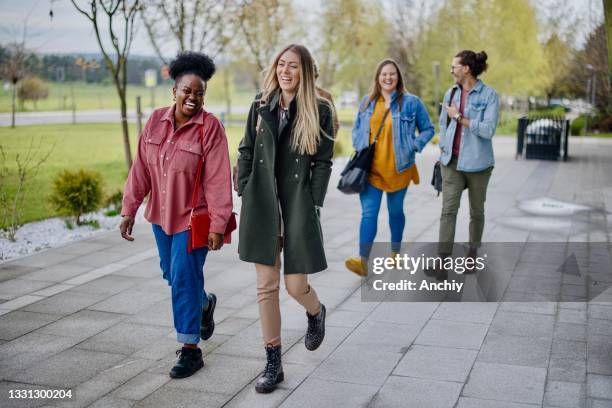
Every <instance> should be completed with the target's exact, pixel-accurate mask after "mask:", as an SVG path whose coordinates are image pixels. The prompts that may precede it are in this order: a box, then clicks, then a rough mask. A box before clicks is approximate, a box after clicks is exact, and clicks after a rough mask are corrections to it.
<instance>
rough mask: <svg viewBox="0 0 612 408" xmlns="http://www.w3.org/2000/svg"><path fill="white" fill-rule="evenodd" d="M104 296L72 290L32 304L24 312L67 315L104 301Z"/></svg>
mask: <svg viewBox="0 0 612 408" xmlns="http://www.w3.org/2000/svg"><path fill="white" fill-rule="evenodd" d="M104 298H105V295H102V294H91V293H79V292H74V291H72V290H67V291H65V292H62V293H59V294H57V295H54V296H51V297H50V298H47V299H44V300H41V301H40V302H36V303H33V304H31V305H29V306H27V307H25V309H24V310H26V311H28V312H38V313H51V314H61V315H68V314H72V313H75V312H78V311H79V310H82V309H85V308H86V307H87V306H91V305H93V304H94V303H97V302H99V301H100V300H102V299H104Z"/></svg>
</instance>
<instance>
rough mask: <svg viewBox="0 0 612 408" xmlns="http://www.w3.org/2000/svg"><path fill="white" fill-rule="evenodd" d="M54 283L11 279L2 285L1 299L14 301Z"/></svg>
mask: <svg viewBox="0 0 612 408" xmlns="http://www.w3.org/2000/svg"><path fill="white" fill-rule="evenodd" d="M53 284H54V282H46V281H32V280H27V279H11V280H7V281H4V282H1V283H0V297H2V298H3V299H7V300H8V299H14V298H16V297H19V296H22V295H27V294H30V293H32V292H36V291H37V290H40V289H43V288H46V287H48V286H51V285H53Z"/></svg>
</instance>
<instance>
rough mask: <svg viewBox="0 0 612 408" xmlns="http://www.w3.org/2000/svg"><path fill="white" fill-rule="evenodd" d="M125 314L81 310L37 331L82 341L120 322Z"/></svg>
mask: <svg viewBox="0 0 612 408" xmlns="http://www.w3.org/2000/svg"><path fill="white" fill-rule="evenodd" d="M123 318H125V316H123V315H118V314H114V313H104V312H96V311H93V310H81V311H79V312H77V313H75V314H72V315H70V316H66V317H64V318H62V319H60V320H57V321H56V322H55V323H52V324H49V325H47V326H45V327H43V328H41V329H39V330H38V332H39V333H43V334H53V335H56V336H63V337H74V338H76V339H77V340H78V341H83V340H85V339H87V338H89V337H91V336H93V335H95V334H97V333H99V332H101V331H103V330H105V329H107V328H109V327H110V326H112V325H114V324H116V323H118V322H120V321H121V320H122V319H123Z"/></svg>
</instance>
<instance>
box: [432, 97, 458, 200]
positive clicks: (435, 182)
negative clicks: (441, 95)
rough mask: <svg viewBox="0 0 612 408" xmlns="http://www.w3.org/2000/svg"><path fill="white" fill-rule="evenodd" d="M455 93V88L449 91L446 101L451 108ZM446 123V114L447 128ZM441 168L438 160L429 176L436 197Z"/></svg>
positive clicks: (439, 183)
mask: <svg viewBox="0 0 612 408" xmlns="http://www.w3.org/2000/svg"><path fill="white" fill-rule="evenodd" d="M455 91H457V88H456V87H455V88H453V90H452V91H451V94H450V99H449V100H448V106H451V105H452V104H453V98H454V97H455ZM441 106H442V105H441V104H440V107H441ZM440 113H442V112H440ZM448 122H450V117H449V116H448V113H447V114H446V126H447V127H448ZM440 137H442V135H440ZM441 166H442V163H441V162H440V160H438V161H437V162H436V164H435V165H434V168H433V175H432V176H431V185H432V186H433V188H434V189H435V190H436V191H437V192H438V197H439V196H440V192H442V167H441Z"/></svg>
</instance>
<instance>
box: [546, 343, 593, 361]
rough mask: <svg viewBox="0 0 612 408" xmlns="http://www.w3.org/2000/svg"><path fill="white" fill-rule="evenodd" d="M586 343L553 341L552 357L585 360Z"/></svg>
mask: <svg viewBox="0 0 612 408" xmlns="http://www.w3.org/2000/svg"><path fill="white" fill-rule="evenodd" d="M586 346H587V343H586V341H572V340H561V339H554V340H553V344H552V355H553V356H555V357H563V358H572V359H577V360H580V359H582V360H586V358H587V347H586Z"/></svg>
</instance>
